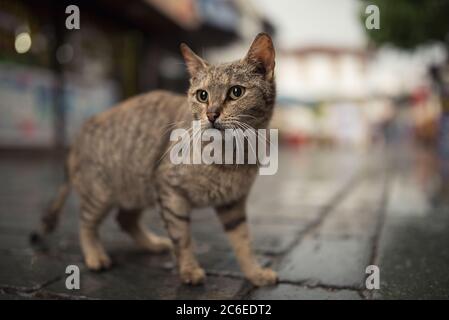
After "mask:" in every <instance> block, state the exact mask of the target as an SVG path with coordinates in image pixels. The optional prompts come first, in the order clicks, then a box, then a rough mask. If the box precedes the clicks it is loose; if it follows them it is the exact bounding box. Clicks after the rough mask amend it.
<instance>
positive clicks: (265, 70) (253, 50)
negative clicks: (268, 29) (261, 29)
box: [245, 33, 275, 80]
mask: <svg viewBox="0 0 449 320" xmlns="http://www.w3.org/2000/svg"><path fill="white" fill-rule="evenodd" d="M274 58H275V52H274V46H273V41H271V37H270V36H269V35H268V34H266V33H259V34H258V35H257V36H256V38H255V39H254V41H253V43H252V44H251V47H250V48H249V50H248V53H247V54H246V57H245V60H246V61H247V62H249V63H253V64H256V65H257V67H258V69H259V71H260V72H261V73H262V74H264V75H265V78H266V79H267V80H272V79H273V78H274V64H275V62H274Z"/></svg>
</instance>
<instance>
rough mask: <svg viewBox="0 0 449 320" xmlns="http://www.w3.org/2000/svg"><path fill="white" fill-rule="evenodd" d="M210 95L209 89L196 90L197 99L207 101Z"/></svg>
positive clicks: (202, 101)
mask: <svg viewBox="0 0 449 320" xmlns="http://www.w3.org/2000/svg"><path fill="white" fill-rule="evenodd" d="M208 96H209V95H208V94H207V91H205V90H198V91H197V92H196V99H197V100H198V101H199V102H201V103H205V102H207V98H208Z"/></svg>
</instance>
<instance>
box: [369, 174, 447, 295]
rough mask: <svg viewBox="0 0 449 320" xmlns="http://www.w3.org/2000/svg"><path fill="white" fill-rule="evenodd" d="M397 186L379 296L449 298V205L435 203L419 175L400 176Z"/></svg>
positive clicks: (390, 203) (383, 243) (389, 210)
mask: <svg viewBox="0 0 449 320" xmlns="http://www.w3.org/2000/svg"><path fill="white" fill-rule="evenodd" d="M391 188H392V190H391V191H390V197H389V200H388V205H387V209H386V210H387V211H386V219H385V226H384V229H383V232H382V240H381V243H380V250H379V258H378V263H379V268H380V290H379V291H378V292H376V294H375V295H374V297H375V298H378V299H449V273H448V270H449V246H448V243H449V232H448V230H449V215H448V212H449V207H447V206H446V207H443V206H441V207H435V206H433V205H432V203H431V201H430V199H431V195H430V194H429V193H428V192H426V190H425V189H423V186H422V185H421V184H420V183H419V181H418V180H417V177H415V178H410V177H407V176H403V175H396V176H395V177H394V178H393V181H392V183H391ZM404 199H408V200H409V201H403V200H404Z"/></svg>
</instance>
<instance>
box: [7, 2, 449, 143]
mask: <svg viewBox="0 0 449 320" xmlns="http://www.w3.org/2000/svg"><path fill="white" fill-rule="evenodd" d="M390 2H391V1H390ZM390 2H388V1H381V0H379V1H371V2H365V1H358V0H340V1H330V0H319V1H287V0H281V1H276V2H273V1H269V0H261V1H242V0H197V1H195V0H142V1H130V2H127V3H126V5H125V4H124V2H122V1H102V0H95V1H85V2H82V1H81V2H77V1H71V2H67V1H39V3H37V2H35V1H24V0H14V1H7V0H6V1H5V0H4V1H2V2H1V3H0V96H1V99H0V112H1V118H0V148H46V149H54V148H58V147H65V146H68V145H69V144H70V142H71V141H72V139H73V136H74V135H75V134H76V132H77V130H78V129H79V127H80V124H81V123H82V122H83V121H84V120H85V119H86V118H87V117H89V116H90V115H92V114H95V113H98V112H100V111H102V110H105V109H107V108H109V107H111V106H112V105H114V103H116V102H118V101H120V100H122V99H124V98H126V97H129V96H132V95H134V94H137V93H140V92H145V91H149V90H152V89H157V88H162V89H168V90H173V91H177V92H184V91H185V90H186V87H187V83H188V82H187V74H186V71H185V66H184V64H183V61H182V60H181V57H180V54H179V52H178V46H179V43H180V42H182V41H184V42H187V43H188V44H190V45H191V46H192V48H193V49H195V50H196V51H197V52H198V53H199V54H200V55H202V56H204V57H205V58H206V59H208V60H210V61H211V62H224V61H231V60H235V59H238V58H240V57H242V56H243V55H244V54H245V53H246V50H247V48H248V46H249V44H250V43H251V41H252V39H253V38H254V36H255V34H257V33H258V32H261V31H265V32H268V33H270V34H271V35H272V36H273V37H274V41H275V45H276V50H277V57H276V62H277V65H276V76H277V85H278V100H277V108H276V114H275V118H274V120H273V127H276V128H279V129H280V130H281V138H282V141H283V142H284V143H285V144H286V145H289V146H291V147H297V148H300V147H301V146H303V145H307V144H320V145H330V146H331V145H345V146H351V147H356V148H369V147H371V146H372V145H373V144H385V143H394V142H395V141H396V140H397V139H407V140H414V141H419V142H422V143H425V144H436V143H437V142H438V141H441V140H442V139H443V137H444V136H445V135H447V134H448V133H447V132H446V131H447V130H448V129H446V127H447V124H446V125H445V124H444V123H445V122H444V121H443V122H442V120H443V119H444V117H445V112H449V111H448V108H449V106H448V94H449V93H448V91H449V88H448V83H447V82H448V77H449V74H448V67H447V66H448V63H447V61H448V60H447V48H448V41H449V40H448V22H447V14H448V13H449V11H448V10H449V5H448V3H447V1H439V0H432V1H415V2H413V3H409V1H395V2H394V4H391V3H390ZM373 3H374V4H377V5H378V7H379V9H380V17H381V21H380V22H381V24H380V29H378V30H377V29H373V30H367V28H366V26H365V22H366V20H367V19H368V16H369V14H367V13H365V9H366V7H367V5H368V4H373ZM70 4H77V5H78V6H79V8H80V13H81V28H80V30H68V29H67V28H65V21H66V18H67V17H68V16H69V14H66V13H65V9H66V7H67V6H68V5H70ZM446 122H447V121H446ZM439 129H441V130H443V132H440V131H439ZM446 137H447V136H446ZM401 141H403V140H401ZM443 148H444V147H443ZM446 148H447V147H446Z"/></svg>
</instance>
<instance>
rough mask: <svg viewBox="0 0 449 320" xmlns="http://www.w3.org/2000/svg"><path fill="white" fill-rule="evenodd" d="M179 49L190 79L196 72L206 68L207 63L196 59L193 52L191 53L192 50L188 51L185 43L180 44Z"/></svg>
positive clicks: (198, 58)
mask: <svg viewBox="0 0 449 320" xmlns="http://www.w3.org/2000/svg"><path fill="white" fill-rule="evenodd" d="M179 49H180V50H181V53H182V56H183V57H184V60H185V62H186V65H187V70H188V71H189V73H190V75H191V76H192V77H193V76H194V75H195V74H196V73H197V72H198V71H200V70H201V69H204V68H206V67H207V66H208V64H207V62H206V61H204V60H203V59H201V58H200V57H198V56H197V55H196V54H195V52H193V51H192V49H190V48H189V46H188V45H186V44H185V43H181V45H180V46H179Z"/></svg>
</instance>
